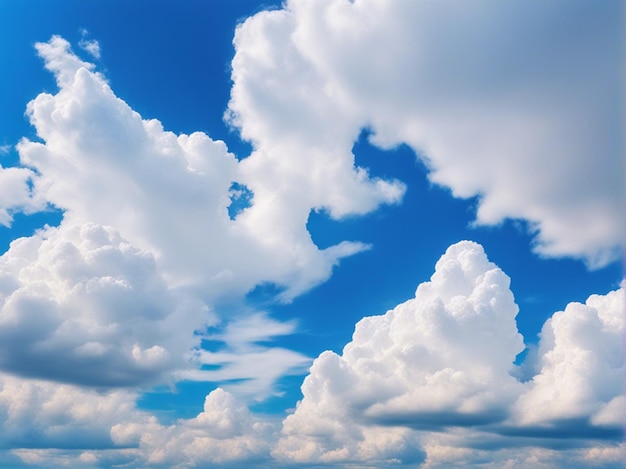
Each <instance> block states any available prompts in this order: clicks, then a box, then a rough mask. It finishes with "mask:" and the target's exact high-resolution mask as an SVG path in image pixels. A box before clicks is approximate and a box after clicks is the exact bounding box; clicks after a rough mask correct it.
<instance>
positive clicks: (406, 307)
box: [273, 241, 624, 467]
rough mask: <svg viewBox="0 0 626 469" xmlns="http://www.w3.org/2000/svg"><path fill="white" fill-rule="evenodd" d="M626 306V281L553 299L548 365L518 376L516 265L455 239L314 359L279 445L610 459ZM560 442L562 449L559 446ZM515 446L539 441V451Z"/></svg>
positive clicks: (326, 450) (616, 431) (372, 455)
mask: <svg viewBox="0 0 626 469" xmlns="http://www.w3.org/2000/svg"><path fill="white" fill-rule="evenodd" d="M623 309H624V290H623V288H622V289H620V290H617V291H614V292H611V293H609V294H607V295H606V296H600V295H593V296H592V297H590V298H589V300H588V301H587V304H586V305H581V304H575V303H573V304H570V305H568V307H567V308H566V309H565V311H564V312H559V313H555V314H554V316H553V317H552V318H551V319H550V320H549V321H547V322H546V325H545V326H544V328H543V332H542V336H541V341H540V344H539V357H540V359H539V364H540V365H539V369H538V370H537V372H536V374H535V376H534V378H533V379H532V380H531V381H529V382H527V383H521V382H520V381H518V380H517V379H516V378H514V377H513V375H514V374H515V373H514V368H515V366H514V361H515V358H516V356H517V354H518V353H520V352H521V351H522V350H523V348H524V347H523V341H522V337H521V335H520V334H519V333H518V331H517V326H516V323H515V316H516V314H517V310H518V308H517V306H516V304H515V303H514V299H513V295H512V293H511V291H510V290H509V279H508V277H507V276H506V275H505V274H504V273H503V272H502V271H501V270H500V269H499V268H498V267H497V266H495V265H494V264H492V263H491V262H489V261H488V260H487V258H486V256H485V254H484V252H483V250H482V248H481V247H480V246H479V245H477V244H475V243H471V242H468V241H464V242H460V243H458V244H456V245H453V246H451V247H450V248H448V250H447V251H446V253H445V255H443V256H442V257H441V259H440V260H439V261H438V262H437V266H436V269H435V273H434V274H433V276H432V277H431V280H430V282H426V283H423V284H421V285H420V286H419V287H418V288H417V291H416V294H415V298H414V299H411V300H408V301H407V302H405V303H402V304H400V305H398V306H397V307H396V308H394V309H393V310H391V311H388V312H387V313H386V314H384V315H382V316H372V317H366V318H364V319H362V320H361V321H360V322H359V323H357V325H356V328H355V332H354V335H353V338H352V341H351V342H350V343H348V344H347V345H346V347H345V348H344V350H343V353H342V354H341V355H337V354H335V353H333V352H329V351H327V352H324V353H322V354H321V355H320V356H319V357H318V358H317V359H316V360H315V361H314V363H313V366H312V367H311V370H310V374H309V375H308V376H307V377H306V378H305V380H304V383H303V385H302V393H303V399H302V400H301V401H300V402H299V403H298V405H297V407H296V410H295V412H294V413H293V414H292V415H290V416H288V417H287V418H286V419H285V420H284V422H283V429H282V432H281V438H280V440H279V441H278V443H277V445H276V447H275V448H274V451H273V455H274V456H275V457H276V458H278V459H279V460H283V461H293V462H301V463H321V462H334V463H349V462H350V463H364V464H365V463H375V464H385V465H388V464H391V463H392V462H394V461H395V462H404V463H414V462H419V461H424V463H425V465H426V467H450V465H455V464H461V463H464V464H478V463H479V461H481V460H483V461H484V460H485V459H489V460H491V461H492V462H493V465H494V467H507V465H508V466H510V467H519V465H528V464H530V462H529V461H530V460H531V459H533V458H534V459H535V460H536V464H538V465H539V466H537V467H540V465H541V464H545V465H546V467H549V465H550V464H555V461H556V464H565V465H567V466H568V467H584V466H585V464H586V463H585V461H586V460H587V458H589V457H592V456H590V455H592V454H593V455H597V456H598V458H599V459H601V458H600V456H601V455H602V454H606V455H607V461H608V462H607V461H605V462H604V463H603V462H600V463H599V465H602V464H605V463H606V464H609V466H608V467H610V464H613V463H614V462H615V460H614V459H611V457H614V456H615V454H617V452H618V443H619V440H620V439H621V431H622V428H621V425H622V423H623V418H624V408H623V406H624V399H623V393H624V384H623V375H624V360H623V356H622V342H621V337H622V336H623V333H624V319H623V316H622V315H623ZM546 437H547V438H546ZM544 438H545V439H544ZM542 439H544V440H542ZM554 442H560V443H559V444H560V446H561V448H562V449H563V450H564V451H563V454H559V455H557V456H558V457H557V456H555V454H553V453H554V452H553V451H552V449H554V448H556V446H553V445H554V444H555V443H554ZM520 448H526V449H528V448H534V449H533V450H532V457H531V456H530V455H529V453H528V451H520ZM581 448H584V451H583V450H582V449H581ZM609 456H610V457H609ZM609 460H610V461H609Z"/></svg>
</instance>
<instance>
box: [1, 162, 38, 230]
mask: <svg viewBox="0 0 626 469" xmlns="http://www.w3.org/2000/svg"><path fill="white" fill-rule="evenodd" d="M34 176H35V174H34V173H33V172H32V171H31V170H29V169H27V168H14V167H10V168H3V167H2V165H0V225H2V226H5V227H10V226H11V223H12V222H13V216H12V214H13V213H15V212H26V213H29V212H32V211H36V210H37V209H41V208H42V207H41V206H40V205H38V204H36V203H35V202H34V201H33V200H32V197H31V189H30V184H31V182H32V180H33V177H34Z"/></svg>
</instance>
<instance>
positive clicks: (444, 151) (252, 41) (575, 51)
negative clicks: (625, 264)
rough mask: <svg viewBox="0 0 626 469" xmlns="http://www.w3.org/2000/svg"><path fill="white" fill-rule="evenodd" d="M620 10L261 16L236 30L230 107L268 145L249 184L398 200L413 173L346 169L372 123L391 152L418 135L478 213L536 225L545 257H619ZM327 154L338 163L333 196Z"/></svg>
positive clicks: (360, 7) (387, 6)
mask: <svg viewBox="0 0 626 469" xmlns="http://www.w3.org/2000/svg"><path fill="white" fill-rule="evenodd" d="M620 8H621V7H620V2H618V1H607V2H604V3H603V4H602V6H601V7H597V6H596V5H593V6H592V5H591V4H589V3H588V2H582V1H574V2H571V1H567V2H565V1H563V2H556V3H555V2H551V3H546V2H541V1H532V2H523V3H520V2H501V1H495V0H482V1H480V2H473V3H471V4H464V3H462V2H455V1H445V2H435V3H433V2H426V1H400V2H387V1H383V2H381V1H378V0H362V1H357V2H347V1H344V0H324V1H317V0H291V1H289V2H287V3H286V6H285V8H284V9H283V10H279V11H270V12H261V13H258V14H257V15H255V16H254V17H252V18H250V19H248V20H247V21H246V22H245V23H244V24H243V25H241V26H240V27H239V29H238V30H237V34H236V36H235V41H234V44H235V47H236V55H235V58H234V60H233V64H232V65H233V75H232V78H233V81H234V84H233V89H232V99H231V102H230V106H229V108H230V115H231V119H232V122H233V123H234V124H235V125H237V126H238V127H239V128H240V129H241V133H242V135H243V137H244V138H247V139H249V140H251V141H252V142H253V143H254V145H255V149H256V152H255V153H253V155H252V156H251V157H250V158H249V159H248V160H246V161H245V162H244V164H243V165H242V168H243V170H244V171H243V172H244V175H245V176H246V177H247V178H251V179H255V178H257V177H258V176H260V175H262V178H261V182H258V181H257V182H256V185H255V184H254V183H253V182H252V181H250V182H248V181H246V183H247V184H249V185H250V186H251V187H254V190H255V194H256V193H257V192H258V195H259V199H258V201H259V203H261V204H263V205H265V203H264V202H263V200H264V199H265V198H266V197H267V198H270V197H272V195H274V196H279V195H280V196H282V198H280V199H279V198H278V197H274V198H272V199H271V200H272V201H275V200H284V199H288V198H289V195H290V194H288V191H289V185H288V184H286V187H285V186H284V185H280V184H277V182H278V181H279V179H278V178H280V181H283V180H285V179H287V180H293V179H294V177H297V175H298V174H301V173H305V172H308V177H307V178H304V177H302V181H301V182H299V183H298V184H299V187H306V188H308V189H310V190H308V191H307V193H308V194H315V195H313V196H309V197H313V198H314V200H315V201H316V202H315V204H316V205H319V206H322V207H326V208H327V209H328V211H329V213H330V215H331V216H334V217H340V216H342V215H343V214H344V213H345V212H346V210H357V211H359V210H368V209H369V208H371V206H372V205H374V204H376V203H378V202H379V201H381V200H382V201H394V200H397V199H398V197H399V196H400V194H401V189H402V186H401V185H400V184H399V183H396V182H391V183H389V182H380V181H372V182H371V183H369V184H368V185H363V184H360V183H358V182H359V181H360V180H361V179H362V178H365V177H366V175H365V174H363V173H362V172H360V171H359V170H357V171H356V172H354V173H352V174H351V173H350V172H346V171H345V170H344V169H345V168H346V167H348V168H349V167H351V165H352V155H351V153H350V148H351V146H352V143H353V141H354V140H355V138H356V136H357V135H358V132H359V130H360V129H361V128H363V127H368V128H370V129H371V130H372V131H373V135H372V137H371V141H372V142H373V143H375V144H377V145H379V146H381V147H384V148H388V147H393V146H396V145H399V144H401V143H407V144H408V145H410V146H411V147H412V148H413V149H414V150H415V151H416V152H417V153H418V155H419V156H420V157H421V158H422V159H423V161H424V162H425V163H426V164H427V166H428V167H429V169H430V174H429V177H430V179H431V181H433V182H434V183H437V184H440V185H443V186H446V187H449V188H450V189H451V191H452V193H453V194H454V195H455V196H457V197H464V198H466V197H474V196H477V197H478V207H477V214H476V222H477V223H479V224H497V223H499V222H501V221H502V220H504V219H506V218H510V219H521V220H525V221H526V222H527V223H528V226H529V229H530V230H532V232H533V233H534V234H535V235H536V238H535V241H536V243H535V248H536V250H537V252H539V253H540V254H543V255H548V256H575V257H580V258H584V259H586V260H587V262H588V263H589V264H590V265H591V266H601V265H604V264H606V263H608V262H610V261H612V260H615V259H616V258H617V257H618V256H619V246H620V244H621V242H622V241H623V239H624V234H625V230H624V223H623V217H622V216H621V214H622V213H623V212H624V208H625V207H624V184H623V171H622V170H620V168H622V166H623V161H622V158H621V155H622V150H623V142H622V127H623V110H622V108H621V107H620V106H619V104H618V103H619V102H620V96H621V90H622V88H621V82H620V80H619V77H620V76H621V63H622V60H621V57H622V56H621V48H620V44H621V35H622V34H621V31H622V28H623V25H622V24H621V22H620V20H619V18H621V16H620V11H621V10H620ZM287 154H288V155H289V156H290V158H289V160H288V161H287V159H286V158H281V157H280V155H287ZM277 158H280V159H281V165H280V167H279V168H278V169H272V170H269V169H268V168H270V167H271V168H274V167H275V166H276V165H275V162H276V161H277ZM313 161H315V162H313ZM318 163H319V164H320V165H322V164H323V165H325V166H327V167H331V168H336V171H335V170H333V171H330V172H326V173H324V176H326V177H327V179H326V182H327V184H325V185H324V186H323V187H324V191H322V193H321V194H317V192H316V190H315V188H316V187H317V184H316V182H315V181H316V180H317V178H318V174H320V172H319V169H318ZM342 168H343V169H342ZM270 174H273V176H270ZM348 176H349V177H348ZM328 177H329V178H328ZM268 178H271V179H268ZM269 182H272V184H271V185H269V184H267V183H269ZM356 183H358V184H356ZM266 186H267V187H266ZM272 187H274V189H272ZM276 187H280V189H276ZM366 189H367V190H366ZM355 196H356V197H355ZM355 204H357V205H355ZM277 205H278V206H280V203H278V204H277ZM267 212H268V213H271V208H269V207H268V208H267Z"/></svg>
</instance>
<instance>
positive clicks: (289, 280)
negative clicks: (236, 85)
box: [18, 37, 402, 300]
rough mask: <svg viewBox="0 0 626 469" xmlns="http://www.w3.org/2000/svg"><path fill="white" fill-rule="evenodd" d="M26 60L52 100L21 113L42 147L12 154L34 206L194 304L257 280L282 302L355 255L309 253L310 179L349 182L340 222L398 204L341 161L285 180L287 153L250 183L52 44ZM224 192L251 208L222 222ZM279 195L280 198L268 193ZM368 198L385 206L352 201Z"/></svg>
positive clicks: (200, 142) (209, 144)
mask: <svg viewBox="0 0 626 469" xmlns="http://www.w3.org/2000/svg"><path fill="white" fill-rule="evenodd" d="M37 50H38V52H39V54H40V55H41V57H42V58H43V59H44V60H45V63H46V68H48V69H49V70H51V71H52V72H53V73H54V74H55V77H56V79H57V83H58V85H59V88H60V90H59V92H58V93H57V94H56V95H50V94H46V93H42V94H40V95H39V96H38V97H37V98H36V99H35V100H33V101H32V102H31V103H30V104H29V105H28V115H29V116H30V119H31V122H32V124H33V125H34V126H35V128H36V130H37V134H38V136H39V137H40V138H41V139H43V143H40V142H34V141H29V140H26V139H24V140H23V141H22V142H21V143H20V144H19V146H18V150H19V153H20V159H21V162H22V164H23V165H25V166H28V167H30V168H33V169H34V170H35V171H36V172H37V173H38V177H37V178H35V179H34V196H33V197H34V199H36V200H45V201H46V202H49V203H51V204H53V205H55V206H56V207H58V208H60V209H62V210H63V211H64V220H66V221H67V222H70V223H72V224H81V223H86V222H95V223H98V224H101V225H106V226H112V227H114V228H115V229H116V230H118V231H119V232H120V233H121V234H122V236H124V237H125V238H126V239H128V240H129V241H130V242H131V243H132V244H133V245H136V246H138V247H139V248H141V249H145V250H149V251H150V252H152V253H154V255H155V258H156V260H157V264H158V266H159V268H160V269H162V270H163V271H164V274H165V276H166V278H167V280H168V282H169V284H170V285H183V286H185V287H188V288H192V289H196V292H197V293H198V294H201V295H202V296H203V297H204V298H205V299H208V300H211V299H212V298H214V297H215V295H217V294H218V293H219V294H222V295H223V294H227V293H232V294H235V293H236V294H241V293H245V292H246V291H248V290H249V289H251V288H252V287H254V286H255V285H256V284H258V283H259V282H274V283H277V284H279V285H281V286H284V287H286V288H287V291H286V292H285V293H284V297H285V298H286V299H289V298H291V297H293V296H294V295H296V294H297V293H299V292H302V291H304V290H306V289H308V288H310V287H311V286H313V285H315V284H316V283H318V282H320V281H323V280H325V279H326V278H328V276H329V275H330V273H331V269H332V267H333V265H334V264H336V263H337V261H338V259H339V258H341V257H343V256H347V255H351V254H353V253H355V252H358V251H360V250H363V249H365V248H367V247H366V246H365V245H363V244H360V243H351V242H344V243H341V244H339V245H337V246H334V247H331V248H328V249H326V250H319V249H318V248H317V247H316V246H315V244H313V242H312V240H311V237H310V235H309V233H308V231H307V230H306V222H307V219H308V215H309V213H310V211H311V209H314V208H317V207H318V205H319V204H317V202H316V200H314V199H311V198H310V196H309V195H308V194H309V193H310V192H311V191H312V190H313V189H311V190H309V189H308V188H307V187H305V186H303V185H302V184H303V181H304V180H305V179H307V178H308V177H309V176H310V175H311V174H315V175H316V178H317V182H316V184H317V189H316V190H317V191H318V192H327V189H328V188H329V187H335V186H337V185H338V186H343V185H345V184H344V182H343V179H342V177H343V176H341V177H340V176H337V178H338V179H337V178H335V176H336V175H337V174H344V173H345V174H347V175H349V177H347V179H346V181H347V182H346V183H349V184H351V188H352V189H351V191H352V192H351V193H349V194H346V195H344V196H341V197H340V196H337V197H338V199H337V202H336V203H330V205H329V206H332V207H337V210H339V211H340V213H341V214H342V215H344V214H349V213H364V212H367V211H370V210H372V209H374V208H376V206H377V205H378V204H379V203H381V202H393V201H396V200H397V199H398V197H399V196H400V195H401V192H402V190H401V189H400V188H399V186H398V185H397V184H395V183H388V182H385V181H382V180H374V181H372V180H370V179H368V177H367V174H366V171H365V170H363V169H358V170H354V168H353V166H352V163H351V162H347V163H348V164H345V163H341V164H339V163H337V164H335V163H333V164H330V165H329V167H328V168H327V165H326V163H329V162H330V161H331V160H332V159H333V155H326V156H325V159H324V160H323V161H318V162H311V164H312V165H314V166H315V167H313V166H309V167H300V168H299V170H298V172H297V174H296V173H289V174H285V173H282V172H281V168H282V167H283V166H285V165H290V164H291V163H290V159H291V155H286V154H280V155H277V156H274V157H273V158H274V160H273V161H274V163H272V165H271V166H266V168H265V170H264V171H263V174H261V173H256V175H255V176H254V177H253V178H251V177H250V176H248V175H247V174H248V173H249V171H248V170H245V169H242V168H243V167H245V166H249V165H250V164H248V163H247V160H246V161H245V162H244V163H245V164H244V163H241V164H240V163H238V162H237V160H236V158H235V157H234V155H232V154H230V153H228V151H227V149H226V146H225V145H224V143H223V142H221V141H214V140H212V139H210V138H209V137H208V136H207V135H205V134H203V133H200V132H196V133H193V134H191V135H178V136H177V135H174V134H173V133H171V132H167V131H165V130H164V129H163V127H162V126H161V124H160V123H159V122H158V121H157V120H144V119H142V117H141V116H140V115H139V114H137V113H136V112H135V111H133V110H132V109H131V108H130V107H129V106H128V105H127V104H126V103H125V102H124V101H122V100H121V99H119V98H118V97H116V96H115V94H114V93H113V91H112V90H111V88H110V86H109V85H108V83H107V82H106V80H105V79H104V78H103V76H101V75H100V74H98V73H96V72H94V71H92V69H93V65H92V64H89V63H85V62H83V61H81V60H80V59H79V58H78V57H77V56H76V55H75V54H73V52H72V51H71V50H70V46H69V44H68V43H67V41H65V40H64V39H62V38H60V37H53V38H52V39H51V40H50V41H49V42H48V43H41V44H37ZM350 145H351V143H350ZM322 153H323V152H317V153H316V154H318V155H321V154H322ZM329 158H330V159H329ZM338 165H339V166H340V167H338ZM338 172H339V173H338ZM333 178H335V179H333ZM278 179H280V184H279V183H278V182H277V181H278ZM344 179H345V178H344ZM233 182H239V183H242V184H244V185H246V186H247V187H248V188H249V189H251V190H252V192H253V198H252V200H251V206H250V207H248V208H247V209H245V210H244V211H243V212H242V213H240V214H239V215H238V216H237V218H236V219H235V220H231V218H230V217H229V214H228V206H229V204H230V203H231V200H230V188H231V185H232V183H233ZM283 186H285V187H289V188H290V189H289V191H290V192H289V193H284V194H277V193H276V188H280V187H283ZM269 188H272V189H269ZM268 190H270V192H272V194H273V195H271V194H270V195H268V192H267V191H268ZM295 190H297V194H296V193H295V192H294V191H295ZM372 191H373V192H372ZM376 191H381V193H384V194H386V195H385V197H382V198H379V197H373V198H371V200H370V202H363V201H364V200H365V199H363V200H361V199H362V197H361V195H364V196H367V194H370V192H372V193H374V192H376ZM331 192H332V191H331ZM78 194H80V196H77V195H78ZM268 197H269V198H268ZM366 198H367V197H366ZM353 199H354V200H353ZM363 203H364V204H365V205H363ZM354 204H357V205H354ZM191 221H193V222H192V223H191Z"/></svg>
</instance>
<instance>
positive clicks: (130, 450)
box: [0, 374, 276, 468]
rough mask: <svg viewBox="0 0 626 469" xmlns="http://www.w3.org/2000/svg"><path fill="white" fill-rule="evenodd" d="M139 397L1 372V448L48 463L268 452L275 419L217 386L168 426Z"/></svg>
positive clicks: (196, 461) (141, 462)
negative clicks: (195, 410) (198, 408)
mask: <svg viewBox="0 0 626 469" xmlns="http://www.w3.org/2000/svg"><path fill="white" fill-rule="evenodd" d="M136 398H137V395H136V393H132V392H128V391H125V390H117V391H113V392H109V393H106V394H103V393H98V392H96V391H93V390H86V389H84V388H81V387H78V386H72V385H67V384H57V383H51V382H45V381H40V380H25V379H20V378H15V377H12V376H9V375H6V374H0V417H2V418H1V419H0V430H2V431H1V432H0V447H3V448H7V447H8V448H18V449H15V450H13V451H12V453H13V456H14V457H16V458H18V459H19V460H21V461H22V462H24V463H27V464H31V465H40V466H46V467H50V465H51V464H52V463H54V464H55V465H57V466H58V467H67V466H70V467H83V468H84V467H107V466H110V465H114V464H131V465H133V467H145V466H146V465H147V466H150V467H202V466H203V465H206V464H207V463H211V464H220V465H223V464H225V463H229V462H233V461H235V462H238V463H240V464H241V463H242V462H244V461H247V462H250V461H252V462H254V461H259V460H264V459H267V457H268V454H269V445H268V442H269V438H270V437H271V436H272V435H273V433H274V431H275V427H276V424H275V423H273V422H271V421H266V422H261V421H260V420H259V419H258V418H256V417H255V416H253V415H252V414H251V413H250V412H249V410H248V409H247V407H246V406H245V404H243V403H242V402H239V401H238V400H237V399H236V398H235V397H234V396H233V395H232V394H229V393H228V392H226V391H224V390H222V389H220V388H218V389H216V390H214V391H212V392H211V393H210V394H208V395H207V396H206V400H205V403H204V409H203V410H202V412H200V413H199V414H198V415H197V416H196V417H194V418H191V419H179V420H177V421H176V422H175V423H173V424H172V425H169V426H164V425H161V424H160V423H159V422H158V421H157V419H156V418H155V417H154V416H152V415H150V414H149V413H147V412H145V411H142V410H139V409H137V408H136V405H135V400H136ZM6 459H8V458H6ZM1 460H2V456H0V461H1Z"/></svg>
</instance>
